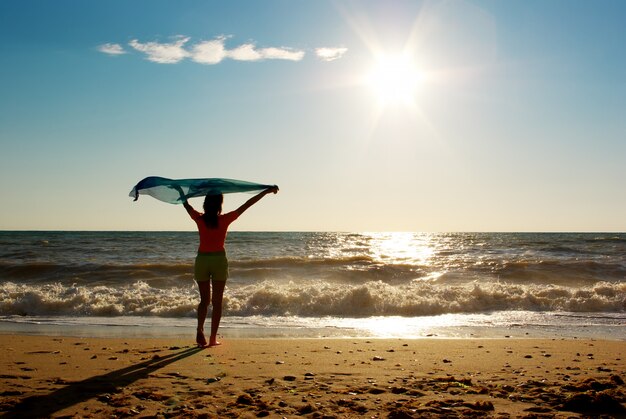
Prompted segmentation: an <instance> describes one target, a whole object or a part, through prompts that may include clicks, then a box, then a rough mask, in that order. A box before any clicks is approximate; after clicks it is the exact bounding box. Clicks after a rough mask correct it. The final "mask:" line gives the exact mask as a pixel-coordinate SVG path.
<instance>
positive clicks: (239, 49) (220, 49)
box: [98, 35, 347, 65]
mask: <svg viewBox="0 0 626 419" xmlns="http://www.w3.org/2000/svg"><path fill="white" fill-rule="evenodd" d="M227 39H228V37H226V36H224V35H222V36H218V37H217V38H215V39H212V40H209V41H200V42H197V43H195V44H189V45H188V43H189V40H190V38H189V37H185V36H181V35H179V36H176V37H174V38H173V42H154V41H153V42H145V43H143V42H140V41H138V40H137V39H133V40H132V41H130V42H129V43H128V45H130V46H131V47H132V48H133V49H134V50H136V51H139V52H142V53H144V54H146V57H147V59H148V60H149V61H152V62H155V63H160V64H175V63H178V62H180V61H182V60H184V59H186V58H189V59H191V60H192V61H194V62H196V63H200V64H206V65H213V64H218V63H220V62H222V61H223V60H225V59H227V58H228V59H231V60H236V61H262V60H287V61H301V60H302V59H303V58H304V56H305V55H306V52H305V51H304V50H301V49H294V48H288V47H267V48H257V46H256V45H255V44H254V43H252V42H248V43H245V44H241V45H239V46H236V47H234V48H232V49H228V48H226V45H225V43H226V40H227ZM98 50H99V51H101V52H103V53H106V54H111V55H118V54H125V53H126V51H125V50H124V49H123V48H122V46H121V45H119V44H111V43H109V44H104V45H101V46H99V47H98ZM346 51H347V48H317V49H315V53H316V55H317V57H318V58H320V59H321V60H322V61H333V60H336V59H339V58H341V57H342V56H343V54H344V53H345V52H346Z"/></svg>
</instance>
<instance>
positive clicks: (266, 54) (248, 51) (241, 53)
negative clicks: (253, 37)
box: [228, 44, 305, 61]
mask: <svg viewBox="0 0 626 419" xmlns="http://www.w3.org/2000/svg"><path fill="white" fill-rule="evenodd" d="M304 54H305V53H304V51H301V50H294V49H291V48H261V49H257V48H256V47H255V46H254V44H243V45H240V46H238V47H237V48H234V49H231V50H230V51H228V57H230V58H232V59H233V60H237V61H259V60H288V61H300V60H302V58H304Z"/></svg>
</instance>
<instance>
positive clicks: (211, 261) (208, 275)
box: [193, 251, 228, 282]
mask: <svg viewBox="0 0 626 419" xmlns="http://www.w3.org/2000/svg"><path fill="white" fill-rule="evenodd" d="M193 274H194V278H195V279H196V281H198V282H203V281H208V280H210V279H212V280H214V281H226V280H227V279H228V259H226V252H224V251H221V252H206V253H201V252H198V256H196V263H195V265H194V268H193Z"/></svg>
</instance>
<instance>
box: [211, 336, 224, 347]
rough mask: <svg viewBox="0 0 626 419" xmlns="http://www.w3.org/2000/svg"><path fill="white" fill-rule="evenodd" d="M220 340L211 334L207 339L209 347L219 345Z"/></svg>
mask: <svg viewBox="0 0 626 419" xmlns="http://www.w3.org/2000/svg"><path fill="white" fill-rule="evenodd" d="M221 344H222V342H219V341H218V340H217V336H211V340H210V341H209V347H211V346H218V345H221Z"/></svg>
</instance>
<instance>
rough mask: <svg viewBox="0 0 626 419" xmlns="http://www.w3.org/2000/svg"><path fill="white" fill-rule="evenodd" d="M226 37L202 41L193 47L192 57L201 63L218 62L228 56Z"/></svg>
mask: <svg viewBox="0 0 626 419" xmlns="http://www.w3.org/2000/svg"><path fill="white" fill-rule="evenodd" d="M224 40H225V37H223V36H221V37H219V38H216V39H213V40H212V41H202V42H199V43H197V44H195V45H194V46H193V48H192V49H191V59H192V60H193V61H195V62H197V63H200V64H217V63H219V62H220V61H222V60H223V59H224V58H225V57H226V52H227V51H226V48H224Z"/></svg>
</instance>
